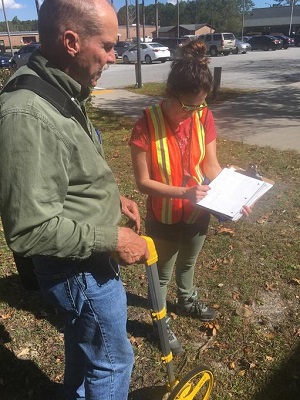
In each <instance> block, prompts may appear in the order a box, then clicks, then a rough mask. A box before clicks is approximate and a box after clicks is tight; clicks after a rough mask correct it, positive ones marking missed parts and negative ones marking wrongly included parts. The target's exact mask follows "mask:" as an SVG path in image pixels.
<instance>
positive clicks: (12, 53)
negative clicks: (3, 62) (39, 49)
mask: <svg viewBox="0 0 300 400" xmlns="http://www.w3.org/2000/svg"><path fill="white" fill-rule="evenodd" d="M1 1H2V8H3V14H4V19H5V24H6V29H7V35H8V41H9V47H10V52H11V55H12V56H13V55H14V52H13V48H12V45H11V40H10V31H9V25H8V21H7V18H6V12H5V7H4V0H1Z"/></svg>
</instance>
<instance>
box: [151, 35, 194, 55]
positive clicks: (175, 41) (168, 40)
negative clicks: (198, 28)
mask: <svg viewBox="0 0 300 400" xmlns="http://www.w3.org/2000/svg"><path fill="white" fill-rule="evenodd" d="M187 40H188V38H186V37H156V38H153V39H152V42H155V43H160V44H162V45H163V46H166V47H168V48H169V50H170V53H171V59H174V58H175V57H176V54H177V52H178V49H179V48H180V46H182V45H183V43H185V42H186V41H187Z"/></svg>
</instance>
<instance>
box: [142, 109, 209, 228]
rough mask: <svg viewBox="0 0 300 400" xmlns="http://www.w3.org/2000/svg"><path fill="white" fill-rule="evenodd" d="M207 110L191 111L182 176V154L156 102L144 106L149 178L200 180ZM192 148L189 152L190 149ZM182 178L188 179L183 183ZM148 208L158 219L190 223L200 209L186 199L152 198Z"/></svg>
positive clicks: (191, 182) (173, 181)
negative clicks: (187, 158)
mask: <svg viewBox="0 0 300 400" xmlns="http://www.w3.org/2000/svg"><path fill="white" fill-rule="evenodd" d="M206 113H207V109H206V108H205V109H204V110H203V111H201V112H200V113H194V114H193V115H192V116H191V118H192V121H191V134H190V137H189V142H188V146H189V153H190V157H189V158H190V159H189V166H188V168H186V170H188V173H189V177H188V179H187V177H184V176H183V166H182V155H181V151H180V147H179V144H178V142H177V138H176V137H175V135H174V134H173V132H172V130H171V128H170V126H169V124H168V123H167V121H166V120H165V119H164V116H163V113H162V109H161V106H160V104H156V105H154V106H152V107H148V108H146V109H145V114H146V116H147V122H148V128H149V132H150V138H151V158H152V166H151V178H152V179H153V180H156V181H158V182H161V183H165V184H166V185H171V186H183V187H185V186H191V185H197V184H201V183H202V182H203V173H202V169H201V162H202V160H203V158H204V156H205V131H204V127H203V121H205V119H206ZM191 149H192V151H191ZM186 180H188V181H189V183H188V182H186ZM151 200H152V209H153V212H154V214H155V217H156V218H157V220H158V221H160V222H162V223H164V224H174V223H176V222H179V221H184V222H186V223H189V224H191V223H194V222H195V221H196V220H197V219H198V218H199V216H200V215H201V214H202V213H203V211H202V210H201V209H200V208H198V207H196V206H194V205H193V204H192V203H190V202H189V201H188V200H187V199H184V200H183V199H176V198H175V199H167V198H160V197H152V198H151Z"/></svg>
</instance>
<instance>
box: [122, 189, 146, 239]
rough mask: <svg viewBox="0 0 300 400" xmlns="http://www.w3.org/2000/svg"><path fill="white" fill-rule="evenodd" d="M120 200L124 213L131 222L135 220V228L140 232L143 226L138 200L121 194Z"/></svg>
mask: <svg viewBox="0 0 300 400" xmlns="http://www.w3.org/2000/svg"><path fill="white" fill-rule="evenodd" d="M120 200H121V205H122V213H123V214H124V215H126V217H127V218H129V220H130V221H131V222H133V228H134V230H135V232H136V233H139V232H140V228H141V217H140V213H139V209H138V206H137V204H136V202H135V201H133V200H130V199H127V198H126V197H123V196H120Z"/></svg>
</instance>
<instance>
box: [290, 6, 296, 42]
mask: <svg viewBox="0 0 300 400" xmlns="http://www.w3.org/2000/svg"><path fill="white" fill-rule="evenodd" d="M291 3H292V4H291V6H292V8H291V19H290V28H289V36H291V32H292V24H293V14H294V4H295V0H291Z"/></svg>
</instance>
